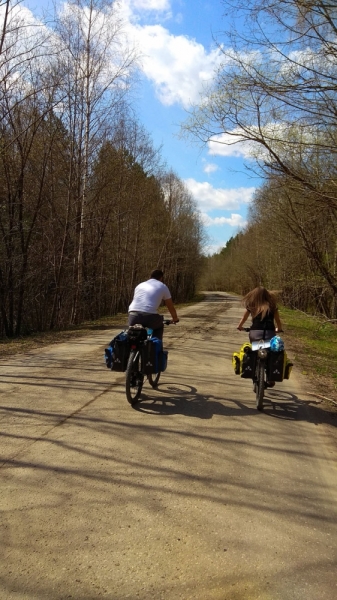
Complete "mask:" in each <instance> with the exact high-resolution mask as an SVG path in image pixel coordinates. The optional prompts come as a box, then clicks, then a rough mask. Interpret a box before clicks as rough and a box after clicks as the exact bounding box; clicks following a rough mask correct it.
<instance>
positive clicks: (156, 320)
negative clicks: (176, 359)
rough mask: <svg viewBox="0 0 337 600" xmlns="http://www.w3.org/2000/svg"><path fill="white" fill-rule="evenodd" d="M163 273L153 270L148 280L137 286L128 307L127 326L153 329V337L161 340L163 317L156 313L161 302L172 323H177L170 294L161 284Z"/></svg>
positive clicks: (163, 284)
mask: <svg viewBox="0 0 337 600" xmlns="http://www.w3.org/2000/svg"><path fill="white" fill-rule="evenodd" d="M163 277H164V273H163V271H161V270H160V269H155V270H154V271H152V273H151V275H150V279H148V280H147V281H143V283H140V284H139V285H137V287H136V288H135V291H134V296H133V300H132V302H131V304H130V306H129V325H136V324H137V323H140V325H144V327H150V328H151V329H153V335H154V336H155V337H158V338H159V339H161V340H162V339H163V331H164V324H163V316H162V315H160V314H159V313H158V308H159V306H160V305H161V303H162V301H164V302H165V304H166V306H167V308H168V310H169V311H170V313H171V317H172V321H173V323H178V321H179V319H178V315H177V313H176V309H175V308H174V304H173V302H172V298H171V293H170V290H169V289H168V287H167V286H166V285H165V283H163Z"/></svg>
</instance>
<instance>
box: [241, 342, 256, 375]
mask: <svg viewBox="0 0 337 600" xmlns="http://www.w3.org/2000/svg"><path fill="white" fill-rule="evenodd" d="M256 355H257V353H256V352H253V351H252V349H251V348H248V346H246V347H245V349H244V353H243V356H242V359H241V361H242V365H241V377H243V378H244V379H254V377H255V368H256Z"/></svg>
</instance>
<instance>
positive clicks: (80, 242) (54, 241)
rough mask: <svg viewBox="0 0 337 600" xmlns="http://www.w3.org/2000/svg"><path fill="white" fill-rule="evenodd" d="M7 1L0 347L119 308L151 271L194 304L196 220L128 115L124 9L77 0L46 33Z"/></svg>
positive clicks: (3, 22) (130, 78)
mask: <svg viewBox="0 0 337 600" xmlns="http://www.w3.org/2000/svg"><path fill="white" fill-rule="evenodd" d="M0 6H1V8H2V13H1V14H2V16H3V17H4V18H3V19H0V339H1V338H18V337H20V336H25V335H28V334H32V333H33V332H36V331H39V332H44V331H52V330H55V331H59V330H61V329H68V328H69V327H70V328H71V327H74V326H76V325H80V324H81V323H83V322H87V321H89V320H90V321H96V320H98V319H101V318H102V316H105V315H115V314H117V313H119V312H123V311H125V310H126V309H127V306H128V303H129V301H130V296H131V294H132V291H133V289H134V287H135V285H136V284H137V283H139V282H140V281H142V280H144V279H146V278H147V277H148V275H149V273H150V272H151V271H152V269H154V268H156V267H160V268H162V269H163V270H164V272H165V281H166V283H167V284H168V286H169V287H170V290H171V292H172V294H173V296H174V298H175V299H176V300H177V301H179V302H185V301H188V300H189V299H190V298H191V297H193V295H194V294H195V291H196V280H197V278H198V276H199V272H200V264H201V252H202V247H203V228H202V223H201V217H200V215H199V213H198V211H197V210H196V207H195V203H194V200H193V198H192V197H191V195H190V194H189V192H188V190H187V188H186V186H185V185H184V183H183V182H182V181H181V180H180V179H179V177H177V176H176V175H175V173H173V172H172V170H171V169H170V167H169V166H167V165H166V164H165V162H164V159H163V158H162V156H161V151H160V149H159V148H155V147H154V146H153V143H152V140H151V138H150V135H149V134H148V133H147V132H146V131H145V129H144V127H143V126H142V125H141V124H140V123H139V122H138V119H137V115H136V114H135V112H134V110H133V108H132V90H133V87H134V84H135V81H136V79H135V78H136V72H137V65H138V59H139V57H138V54H137V51H136V49H135V48H133V47H132V43H131V41H130V40H126V39H125V33H124V27H123V22H122V20H121V17H120V12H118V11H117V10H116V8H117V4H116V3H114V2H111V1H108V0H91V1H90V2H87V1H86V0H70V2H68V3H67V5H66V7H63V6H60V7H59V8H55V13H54V14H53V15H48V23H47V26H45V25H44V24H43V23H42V22H35V23H33V24H30V23H27V22H26V21H25V19H24V15H25V13H24V11H22V9H21V2H20V0H13V1H12V0H4V1H3V2H0Z"/></svg>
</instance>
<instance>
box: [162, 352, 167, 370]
mask: <svg viewBox="0 0 337 600" xmlns="http://www.w3.org/2000/svg"><path fill="white" fill-rule="evenodd" d="M167 360H168V351H167V350H163V351H162V353H161V371H166V367H167Z"/></svg>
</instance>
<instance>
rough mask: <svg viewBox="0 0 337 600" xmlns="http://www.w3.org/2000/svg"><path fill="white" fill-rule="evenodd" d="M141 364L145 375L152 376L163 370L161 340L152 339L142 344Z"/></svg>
mask: <svg viewBox="0 0 337 600" xmlns="http://www.w3.org/2000/svg"><path fill="white" fill-rule="evenodd" d="M166 362H167V361H166ZM142 364H143V372H144V374H145V375H149V374H151V375H152V374H154V373H158V372H159V371H162V370H163V369H162V364H163V343H162V341H161V340H159V339H158V338H156V337H153V338H150V339H149V340H146V341H145V342H144V345H143V346H142Z"/></svg>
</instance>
